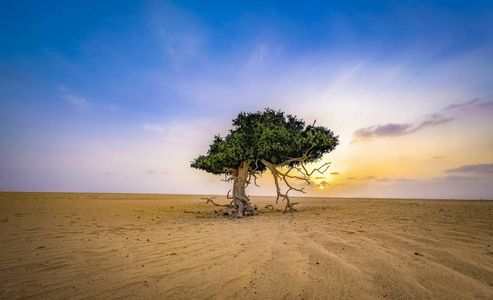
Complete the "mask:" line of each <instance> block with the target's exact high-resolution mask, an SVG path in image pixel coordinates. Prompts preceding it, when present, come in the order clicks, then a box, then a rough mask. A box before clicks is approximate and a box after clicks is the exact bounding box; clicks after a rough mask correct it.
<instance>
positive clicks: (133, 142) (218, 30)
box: [0, 0, 493, 199]
mask: <svg viewBox="0 0 493 300" xmlns="http://www.w3.org/2000/svg"><path fill="white" fill-rule="evenodd" d="M0 43H1V45H2V46H1V47H0V166H1V167H0V191H46V192H109V193H182V194H226V192H227V191H228V190H229V189H230V188H231V186H230V185H231V184H228V183H225V182H223V181H221V179H222V177H220V176H214V175H211V174H208V173H206V172H204V171H200V170H196V169H192V168H190V162H191V161H192V160H193V159H194V158H195V157H197V156H198V155H200V154H206V153H207V150H208V147H209V145H210V143H211V142H212V139H213V137H214V135H216V134H221V135H223V136H224V135H226V134H227V133H228V130H229V129H230V128H231V120H232V119H234V118H235V117H236V116H237V115H238V113H239V112H241V111H244V112H255V111H259V110H263V109H264V108H266V107H270V108H273V109H280V110H283V111H284V112H286V113H288V114H292V115H296V116H297V117H299V118H302V119H304V120H305V121H306V122H307V124H311V123H312V122H313V121H314V120H316V122H317V125H319V126H325V127H328V128H330V129H331V130H332V131H334V133H335V134H336V135H338V136H339V140H340V145H339V146H338V147H337V148H336V149H335V150H334V151H333V152H331V153H328V154H326V155H325V156H324V158H323V159H322V161H321V162H319V164H323V163H325V162H331V166H330V168H329V169H328V170H327V172H325V173H324V174H318V175H316V176H314V177H313V178H312V183H311V184H310V186H308V187H307V188H306V191H307V195H308V196H314V197H380V198H453V199H493V134H492V131H493V2H492V1H489V0H487V1H474V0H469V1H453V0H452V1H54V0H46V1H0ZM315 167H316V165H313V166H310V168H315ZM269 176H270V174H264V175H263V176H262V178H261V179H260V180H259V184H260V186H261V187H260V188H257V187H253V186H252V187H248V189H247V193H249V194H251V195H275V188H274V186H273V181H272V178H270V177H269ZM293 195H294V194H293Z"/></svg>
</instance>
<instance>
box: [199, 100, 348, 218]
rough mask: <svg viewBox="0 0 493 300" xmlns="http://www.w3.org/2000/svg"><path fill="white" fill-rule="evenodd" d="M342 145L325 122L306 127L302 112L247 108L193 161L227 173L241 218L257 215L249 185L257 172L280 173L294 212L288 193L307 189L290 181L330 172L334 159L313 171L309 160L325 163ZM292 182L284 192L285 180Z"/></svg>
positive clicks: (278, 185) (211, 170)
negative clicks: (289, 112) (205, 151)
mask: <svg viewBox="0 0 493 300" xmlns="http://www.w3.org/2000/svg"><path fill="white" fill-rule="evenodd" d="M338 144H339V141H338V136H334V134H333V132H332V131H331V130H329V129H327V128H325V127H322V126H315V122H314V123H313V125H308V126H305V122H304V121H303V120H300V119H297V118H296V116H292V115H285V114H284V112H282V111H274V110H272V109H269V108H267V109H265V110H264V111H258V112H256V113H244V112H241V113H240V114H239V115H238V116H237V117H236V119H234V120H233V129H231V130H230V131H229V134H228V135H227V136H226V137H224V138H223V137H221V136H219V135H216V136H215V137H214V140H213V142H212V144H211V145H210V148H209V151H208V152H207V155H200V156H199V157H197V158H196V159H195V160H193V161H192V164H191V167H193V168H196V169H200V170H204V171H206V172H209V173H212V174H217V175H221V174H222V175H224V176H225V181H227V182H230V181H233V196H232V198H230V197H229V192H228V198H229V199H232V204H233V205H234V207H235V210H236V214H237V216H238V217H242V216H245V215H253V214H255V213H256V212H255V210H254V209H253V207H252V205H251V203H250V199H249V197H248V196H247V195H246V191H245V189H246V187H247V186H248V185H249V184H250V183H251V180H252V179H253V182H254V183H255V185H257V182H256V180H257V176H258V175H261V174H262V173H263V172H265V171H267V170H268V171H270V173H271V174H272V176H273V177H274V183H275V186H276V191H277V198H276V203H278V201H279V198H282V200H283V201H284V200H285V201H286V207H285V210H284V211H285V212H287V211H293V210H294V208H293V206H294V205H295V204H297V203H292V202H291V201H290V199H289V196H288V193H289V192H290V191H291V190H295V191H299V192H303V193H304V187H303V188H297V187H295V186H294V185H293V184H292V183H291V182H290V181H292V180H301V181H304V182H306V183H307V184H308V185H309V184H310V176H311V175H312V174H313V173H314V172H315V171H318V172H320V173H324V172H325V171H326V170H327V169H328V167H329V165H330V163H325V164H323V165H322V166H321V167H319V168H316V169H314V170H312V171H311V172H309V171H308V169H307V167H306V164H307V163H312V162H317V161H319V160H320V159H321V158H322V156H323V155H324V154H325V153H328V152H330V151H332V150H334V148H335V147H336V146H337V145H338ZM282 181H284V183H285V184H286V186H287V190H286V191H285V192H282V189H281V182H282Z"/></svg>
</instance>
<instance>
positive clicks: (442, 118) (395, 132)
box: [351, 99, 493, 143]
mask: <svg viewBox="0 0 493 300" xmlns="http://www.w3.org/2000/svg"><path fill="white" fill-rule="evenodd" d="M492 107H493V102H491V101H489V102H483V101H481V100H479V99H474V100H472V101H469V102H464V103H459V104H454V105H450V106H447V107H445V108H443V109H441V110H440V111H438V112H437V113H434V114H429V115H424V116H422V117H421V118H419V119H420V120H421V121H418V122H414V123H404V124H394V123H389V124H384V125H374V126H370V127H365V128H360V129H358V130H356V131H354V133H353V136H354V137H355V139H354V140H353V141H352V142H351V143H353V142H356V141H358V140H368V139H371V138H378V137H392V136H402V135H407V134H411V133H415V132H417V131H420V130H422V129H424V128H427V127H433V126H437V125H441V124H444V123H447V122H450V121H453V120H454V119H456V118H457V117H460V116H461V115H462V114H467V113H471V112H474V111H478V110H482V109H486V108H492Z"/></svg>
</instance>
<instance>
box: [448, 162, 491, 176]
mask: <svg viewBox="0 0 493 300" xmlns="http://www.w3.org/2000/svg"><path fill="white" fill-rule="evenodd" d="M445 172H446V173H480V174H492V173H493V164H477V165H465V166H461V167H458V168H453V169H448V170H445Z"/></svg>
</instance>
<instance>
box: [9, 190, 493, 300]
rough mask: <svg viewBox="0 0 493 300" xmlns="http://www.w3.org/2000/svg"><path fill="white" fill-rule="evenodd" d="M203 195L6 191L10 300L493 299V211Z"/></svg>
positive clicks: (445, 203)
mask: <svg viewBox="0 0 493 300" xmlns="http://www.w3.org/2000/svg"><path fill="white" fill-rule="evenodd" d="M201 197H204V196H199V195H144V194H75V193H0V205H1V211H0V298H1V299H25V298H29V299H40V298H44V299H493V236H492V235H493V201H467V200H464V201H459V200H402V199H401V200H399V199H335V198H299V199H297V200H299V202H300V204H299V205H298V209H299V211H298V212H296V213H287V214H283V213H282V212H281V211H280V210H279V209H281V208H282V205H281V204H279V205H277V206H274V209H271V208H265V206H266V205H267V204H275V200H274V198H272V197H251V198H252V202H253V203H254V204H256V205H257V206H258V207H259V214H258V215H257V216H254V217H247V218H241V219H237V218H231V217H227V216H223V212H220V211H219V209H220V208H219V207H215V206H213V205H211V204H207V205H206V204H205V201H204V200H201ZM216 200H217V202H222V203H226V202H227V200H226V199H225V198H224V197H218V198H217V199H216ZM215 211H216V212H215Z"/></svg>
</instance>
